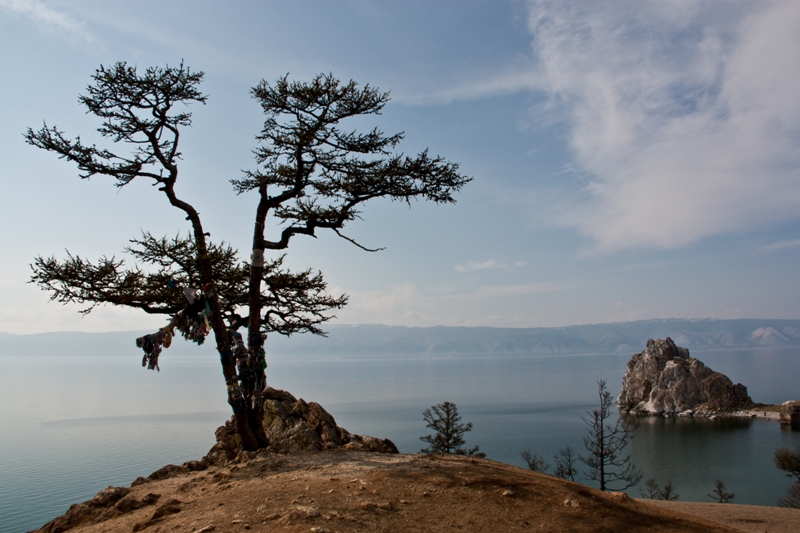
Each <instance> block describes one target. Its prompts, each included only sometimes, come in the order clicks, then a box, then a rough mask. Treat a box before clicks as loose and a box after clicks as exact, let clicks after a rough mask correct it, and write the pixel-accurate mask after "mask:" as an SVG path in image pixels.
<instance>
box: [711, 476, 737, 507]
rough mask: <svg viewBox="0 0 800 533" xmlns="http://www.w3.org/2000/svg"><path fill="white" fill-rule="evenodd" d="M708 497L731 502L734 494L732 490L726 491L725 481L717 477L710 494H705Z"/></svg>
mask: <svg viewBox="0 0 800 533" xmlns="http://www.w3.org/2000/svg"><path fill="white" fill-rule="evenodd" d="M706 496H708V497H709V498H711V499H712V500H714V501H716V502H717V503H731V501H733V498H734V497H735V494H734V493H732V492H728V491H727V489H726V488H725V483H723V482H722V481H720V480H719V479H718V480H717V481H716V482H715V483H714V490H713V491H712V492H711V494H706Z"/></svg>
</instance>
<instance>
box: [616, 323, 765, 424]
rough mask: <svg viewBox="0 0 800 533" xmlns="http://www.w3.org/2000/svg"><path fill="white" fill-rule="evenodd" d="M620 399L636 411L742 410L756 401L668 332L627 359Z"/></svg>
mask: <svg viewBox="0 0 800 533" xmlns="http://www.w3.org/2000/svg"><path fill="white" fill-rule="evenodd" d="M617 405H618V407H619V409H620V410H621V411H623V412H630V413H633V414H652V415H684V416H691V415H706V416H711V415H718V414H731V413H735V412H740V411H742V410H744V409H748V408H750V407H751V406H752V405H753V401H752V400H751V399H750V396H748V395H747V387H745V386H744V385H742V384H741V383H737V384H736V385H734V384H733V382H731V380H730V379H728V377H727V376H726V375H724V374H720V373H719V372H714V371H713V370H711V369H710V368H708V367H707V366H705V365H704V364H703V363H702V362H701V361H700V360H698V359H695V358H693V357H689V350H687V349H686V348H681V347H678V346H675V343H674V342H672V339H670V338H669V337H667V338H666V339H664V340H663V341H662V340H661V339H656V340H652V339H649V340H648V341H647V348H646V349H645V350H644V351H642V352H641V353H637V354H634V355H633V357H631V360H630V361H628V370H627V372H626V373H625V377H624V378H623V379H622V391H621V392H620V394H619V398H617Z"/></svg>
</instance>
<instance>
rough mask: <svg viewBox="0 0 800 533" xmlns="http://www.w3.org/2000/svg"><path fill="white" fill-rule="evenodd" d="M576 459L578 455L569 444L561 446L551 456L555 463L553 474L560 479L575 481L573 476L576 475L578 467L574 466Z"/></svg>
mask: <svg viewBox="0 0 800 533" xmlns="http://www.w3.org/2000/svg"><path fill="white" fill-rule="evenodd" d="M577 460H578V456H577V455H575V451H574V450H573V449H572V448H571V447H570V446H567V447H566V448H561V449H560V450H559V451H558V453H557V454H556V455H554V456H553V461H555V463H556V470H555V472H554V474H555V476H556V477H558V478H561V479H568V480H570V481H575V476H577V475H578V469H577V468H576V466H575V462H576V461H577Z"/></svg>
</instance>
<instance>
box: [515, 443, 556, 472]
mask: <svg viewBox="0 0 800 533" xmlns="http://www.w3.org/2000/svg"><path fill="white" fill-rule="evenodd" d="M520 455H521V456H522V460H523V461H525V464H526V465H528V468H530V469H531V470H533V471H534V472H539V473H541V474H544V473H545V472H547V469H548V468H550V463H548V462H546V461H545V460H544V457H542V456H541V455H539V454H538V453H532V452H531V450H530V448H528V449H527V450H522V452H521V453H520Z"/></svg>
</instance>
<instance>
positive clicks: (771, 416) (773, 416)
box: [619, 400, 797, 425]
mask: <svg viewBox="0 0 800 533" xmlns="http://www.w3.org/2000/svg"><path fill="white" fill-rule="evenodd" d="M787 403H797V402H795V401H794V400H789V401H787V402H784V403H783V404H780V405H774V404H755V405H754V406H753V407H752V408H750V409H747V410H743V411H726V412H709V413H694V411H693V410H692V409H687V410H686V411H681V412H678V413H632V412H630V411H623V410H619V412H620V413H621V414H625V415H630V416H636V417H639V416H643V417H650V416H656V417H661V418H705V419H707V420H716V419H718V418H750V419H753V418H755V419H762V420H772V421H775V422H781V423H786V422H783V421H782V420H781V407H782V406H783V405H784V404H787ZM787 425H788V423H787Z"/></svg>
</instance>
